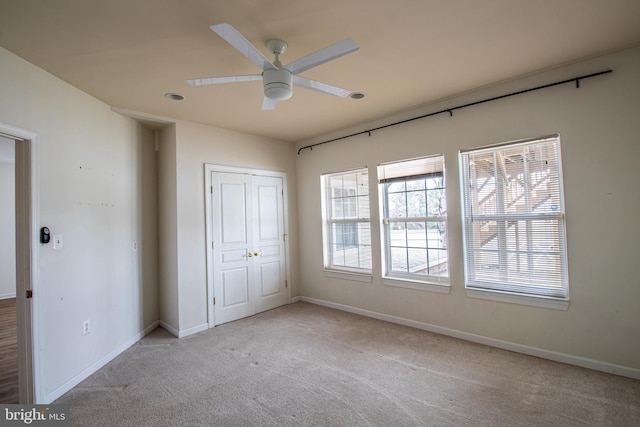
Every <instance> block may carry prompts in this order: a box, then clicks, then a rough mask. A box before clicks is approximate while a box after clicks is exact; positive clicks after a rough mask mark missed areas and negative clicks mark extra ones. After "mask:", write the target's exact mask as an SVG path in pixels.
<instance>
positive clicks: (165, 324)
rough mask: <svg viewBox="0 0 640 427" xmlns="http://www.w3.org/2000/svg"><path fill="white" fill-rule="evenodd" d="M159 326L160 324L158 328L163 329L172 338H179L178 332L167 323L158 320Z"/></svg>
mask: <svg viewBox="0 0 640 427" xmlns="http://www.w3.org/2000/svg"><path fill="white" fill-rule="evenodd" d="M159 324H160V327H161V328H162V329H164V330H165V331H167V332H169V333H170V334H171V335H173V336H174V337H176V338H178V337H179V335H180V332H179V331H178V330H177V329H176V328H174V327H173V326H171V325H169V324H168V323H167V322H165V321H162V320H160V321H159Z"/></svg>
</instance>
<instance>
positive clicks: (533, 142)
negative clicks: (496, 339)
mask: <svg viewBox="0 0 640 427" xmlns="http://www.w3.org/2000/svg"><path fill="white" fill-rule="evenodd" d="M543 144H551V145H554V149H555V156H556V157H555V159H556V162H557V164H555V165H554V166H553V167H554V168H555V170H556V171H557V174H556V175H554V176H555V177H556V180H555V183H554V185H555V186H556V188H557V197H558V198H559V206H557V207H556V210H554V211H552V212H549V211H545V212H537V213H536V212H534V210H535V207H531V206H530V207H529V208H527V209H528V211H527V212H513V213H510V212H504V211H502V212H500V210H501V209H502V210H504V209H505V208H504V204H501V203H496V212H495V213H492V214H479V213H473V212H471V211H470V210H471V209H472V204H473V202H472V200H471V199H472V198H473V197H478V190H476V189H472V188H471V187H472V183H471V178H470V175H471V172H470V168H471V166H472V165H471V161H470V160H469V158H470V155H472V154H490V153H493V154H494V156H495V154H496V153H497V152H498V151H500V150H503V149H509V148H516V147H522V148H523V152H525V151H524V150H525V147H531V146H542V145H543ZM458 165H459V173H460V199H461V219H462V239H463V254H464V258H463V260H464V280H465V291H466V293H467V295H468V296H470V297H474V298H481V299H491V300H497V301H503V302H512V303H517V304H524V305H532V306H538V307H545V308H555V309H560V310H566V309H567V308H568V304H569V278H568V257H567V238H566V215H565V201H564V180H563V175H562V156H561V142H560V135H558V134H555V135H548V136H543V137H539V138H530V139H524V140H518V141H511V142H506V143H502V144H496V145H492V146H485V147H479V148H474V149H470V150H464V151H463V150H461V151H460V152H459V156H458ZM526 165H527V161H524V162H523V171H525V172H526V170H527V169H526V168H527V166H526ZM496 175H497V174H496ZM523 176H524V179H525V180H524V181H523V183H522V186H523V187H528V186H530V185H532V181H531V177H530V175H528V174H527V173H525V175H523ZM494 186H495V187H496V191H497V192H498V193H500V191H502V190H504V189H505V187H506V185H505V184H504V183H502V182H496V183H494ZM531 188H535V187H531ZM474 190H475V191H476V192H475V193H474ZM525 191H526V190H525ZM530 191H531V192H533V190H530ZM498 193H497V194H498ZM554 194H555V193H554ZM483 221H485V222H495V223H496V233H497V235H496V239H497V249H495V250H493V251H494V252H495V253H497V254H498V258H499V259H506V258H507V257H508V255H509V252H513V249H509V243H510V242H508V241H507V237H506V235H505V233H504V232H503V233H502V235H501V233H499V232H498V230H502V229H503V228H504V229H506V228H508V227H509V222H512V223H516V222H517V223H524V224H525V226H526V227H527V232H528V233H529V232H530V231H529V230H530V228H532V227H533V226H534V225H539V224H544V222H545V221H546V222H547V223H552V225H551V226H550V227H548V228H549V229H551V230H554V229H555V230H557V231H555V232H552V233H551V234H553V242H557V246H558V250H557V251H554V255H557V257H558V262H559V265H560V266H559V268H558V269H555V270H554V274H556V275H557V280H559V281H560V284H561V287H560V288H555V289H554V288H552V287H551V286H550V285H546V286H545V285H537V284H535V283H534V281H533V280H532V278H533V277H534V276H535V269H536V267H535V266H534V265H532V264H533V262H532V261H528V262H527V273H526V274H527V277H529V280H530V283H529V284H526V283H515V282H509V281H508V280H506V281H500V280H490V279H487V278H486V277H485V278H484V279H478V278H477V276H478V275H480V274H479V273H481V271H478V270H476V269H475V264H474V255H476V254H480V253H482V251H478V250H477V248H476V247H475V244H477V241H476V240H475V239H474V234H473V233H474V231H473V230H474V227H473V224H474V223H482V222H483ZM499 224H501V226H500V225H499ZM547 232H549V231H547ZM535 241H537V240H533V237H529V236H527V239H526V242H525V244H526V247H527V250H521V249H520V248H516V252H517V254H518V255H522V254H525V255H526V256H527V257H528V259H529V260H531V259H533V256H534V255H536V254H538V252H536V251H535V250H533V249H532V247H533V243H534V242H535ZM502 257H504V258H502ZM498 268H499V269H500V271H501V273H500V274H503V273H502V270H504V269H508V268H509V267H508V266H506V264H505V265H502V264H501V263H499V266H498ZM538 268H539V267H538Z"/></svg>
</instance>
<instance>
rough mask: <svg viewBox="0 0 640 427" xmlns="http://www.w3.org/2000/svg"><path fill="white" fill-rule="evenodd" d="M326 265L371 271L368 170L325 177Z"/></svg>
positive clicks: (323, 179) (355, 270)
mask: <svg viewBox="0 0 640 427" xmlns="http://www.w3.org/2000/svg"><path fill="white" fill-rule="evenodd" d="M322 190H323V216H324V230H323V240H324V264H325V268H327V269H336V270H345V271H354V272H370V271H371V224H370V213H369V212H370V209H369V174H368V171H367V169H366V168H363V169H357V170H352V171H347V172H339V173H333V174H326V175H323V176H322Z"/></svg>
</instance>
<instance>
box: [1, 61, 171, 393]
mask: <svg viewBox="0 0 640 427" xmlns="http://www.w3.org/2000/svg"><path fill="white" fill-rule="evenodd" d="M0 63H1V64H2V68H1V69H2V71H1V72H2V78H0V122H2V123H5V124H7V125H10V126H13V127H16V128H21V129H25V130H27V131H30V132H33V133H35V134H37V135H38V137H37V158H38V161H37V165H36V168H37V183H36V186H37V191H38V204H37V206H36V207H35V213H36V216H37V218H39V223H40V225H43V226H44V225H46V226H48V227H49V228H50V230H51V233H52V234H62V235H63V237H64V248H63V249H59V250H54V249H53V247H52V246H53V245H52V244H48V245H39V244H37V251H38V260H39V266H38V271H37V277H38V281H37V283H36V287H35V295H34V300H33V304H35V311H36V313H37V319H36V323H35V324H34V325H33V330H34V331H35V333H36V334H37V336H38V338H39V342H38V348H36V349H35V350H34V352H35V353H36V354H37V355H38V357H39V363H40V365H39V366H37V367H36V369H37V372H36V374H37V376H36V383H37V385H38V390H37V396H36V398H37V399H38V401H40V402H50V401H52V400H53V399H55V398H57V397H58V396H59V395H60V394H61V393H64V392H65V391H66V390H68V389H69V388H71V387H73V386H74V385H75V384H76V383H77V382H78V381H80V380H82V379H83V378H84V377H85V376H86V375H88V374H90V373H91V372H93V371H94V370H95V369H97V368H99V367H100V366H101V365H102V364H104V363H106V361H108V360H109V359H110V358H112V357H114V356H115V355H117V354H118V352H120V351H122V350H124V349H125V348H126V347H127V346H129V345H130V344H131V343H133V342H135V340H137V339H138V338H139V337H140V336H141V334H142V333H144V330H145V328H146V327H149V326H153V324H154V322H155V321H156V320H157V319H158V312H157V310H158V309H157V305H158V304H157V294H156V293H157V284H156V283H154V280H155V279H154V276H153V274H154V273H153V272H151V273H149V271H150V270H155V269H157V265H155V264H156V261H155V256H151V257H149V256H147V255H145V254H146V252H145V254H143V253H142V252H141V251H142V250H143V249H142V248H145V250H147V251H149V250H152V251H153V252H156V249H155V248H154V247H153V245H154V243H153V240H148V239H149V238H150V236H149V228H151V229H154V228H156V226H155V225H154V224H155V221H156V219H155V212H156V209H155V194H153V192H155V190H154V189H153V188H154V186H153V185H151V184H150V183H149V177H150V176H151V175H154V174H155V171H154V169H155V166H154V163H155V160H149V158H148V156H150V155H155V154H153V153H154V151H153V140H152V138H151V137H150V135H151V134H150V133H149V132H146V131H144V130H143V129H141V128H140V125H138V124H137V123H136V122H135V121H133V120H132V119H129V118H125V117H123V116H120V115H118V114H115V113H113V112H112V111H111V110H110V108H109V106H107V105H105V104H103V103H102V102H99V101H97V100H96V99H94V98H92V97H90V96H88V95H86V94H85V93H83V92H81V91H79V90H78V89H76V88H73V87H72V86H70V85H68V84H66V83H64V82H62V81H61V80H59V79H57V78H55V77H54V76H52V75H50V74H48V73H45V72H44V71H42V70H41V69H39V68H37V67H35V66H33V65H31V64H29V63H27V62H26V61H24V60H22V59H20V58H18V57H16V56H15V55H13V54H11V53H9V52H8V51H6V50H4V49H0ZM151 179H152V180H153V181H155V178H151ZM149 205H153V206H152V209H149ZM143 213H144V217H143V216H142V215H141V214H143ZM149 221H150V223H151V226H146V225H145V224H149ZM134 240H135V241H137V242H140V243H141V244H140V246H139V249H138V251H134V250H133V246H132V244H133V241H134ZM86 319H90V321H91V333H90V334H88V335H85V336H83V335H82V322H83V321H84V320H86Z"/></svg>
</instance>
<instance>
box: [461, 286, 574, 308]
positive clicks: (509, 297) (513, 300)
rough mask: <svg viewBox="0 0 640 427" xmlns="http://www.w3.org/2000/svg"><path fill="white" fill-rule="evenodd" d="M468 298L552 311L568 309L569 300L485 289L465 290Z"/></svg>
mask: <svg viewBox="0 0 640 427" xmlns="http://www.w3.org/2000/svg"><path fill="white" fill-rule="evenodd" d="M465 291H466V294H467V296H468V297H469V298H478V299H484V300H489V301H498V302H506V303H510V304H520V305H528V306H532V307H540V308H550V309H553V310H563V311H566V310H568V309H569V300H568V299H560V298H550V297H543V296H535V295H518V294H512V293H508V292H500V291H491V290H485V289H465Z"/></svg>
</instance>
